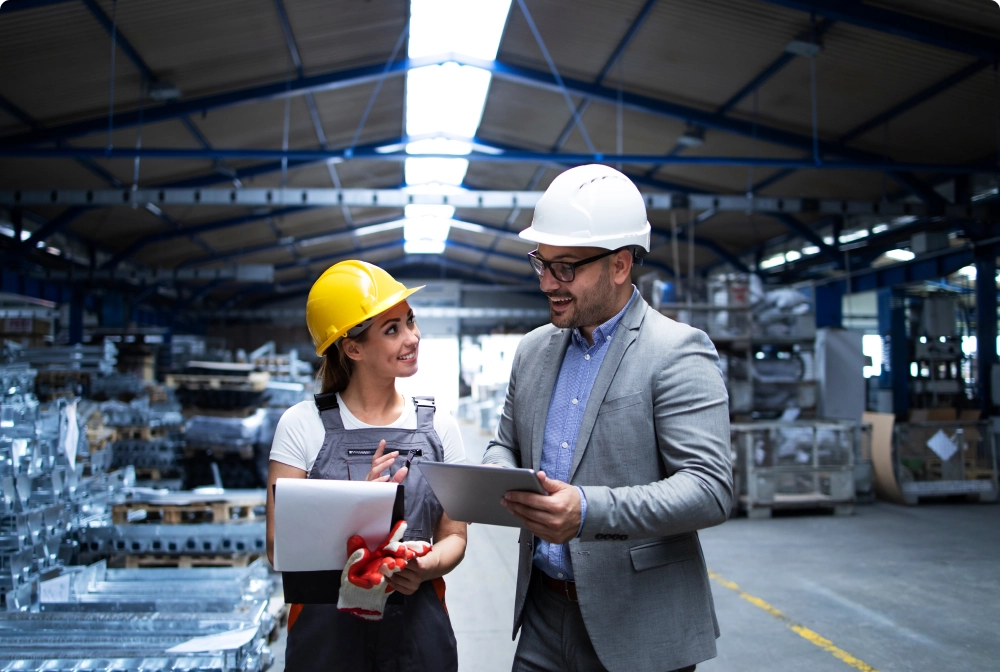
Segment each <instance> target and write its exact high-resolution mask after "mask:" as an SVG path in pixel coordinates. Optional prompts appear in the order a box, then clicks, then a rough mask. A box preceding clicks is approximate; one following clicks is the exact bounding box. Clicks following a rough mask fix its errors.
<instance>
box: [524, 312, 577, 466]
mask: <svg viewBox="0 0 1000 672" xmlns="http://www.w3.org/2000/svg"><path fill="white" fill-rule="evenodd" d="M569 339H570V330H569V329H560V330H559V331H557V332H555V333H554V334H552V336H550V337H549V343H548V345H547V346H545V348H544V349H543V350H542V352H541V353H539V354H540V357H539V359H538V360H537V361H539V362H540V364H539V368H538V369H537V370H536V372H535V373H534V374H533V373H532V372H530V371H529V372H527V374H528V377H529V378H530V377H533V378H532V380H530V382H528V384H529V385H530V386H531V387H532V389H534V390H535V403H534V407H535V414H534V417H533V419H532V426H531V468H532V469H534V470H535V471H538V469H539V467H541V464H542V443H543V442H544V441H545V422H546V420H547V419H548V415H549V403H550V402H551V401H552V390H554V389H555V387H556V379H557V378H558V377H559V369H561V368H562V362H563V357H565V355H566V348H567V347H568V346H569ZM522 375H523V374H522ZM521 384H522V385H523V384H524V383H523V382H522V383H521Z"/></svg>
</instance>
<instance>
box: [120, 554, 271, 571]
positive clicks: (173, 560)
mask: <svg viewBox="0 0 1000 672" xmlns="http://www.w3.org/2000/svg"><path fill="white" fill-rule="evenodd" d="M259 557H260V555H258V554H256V553H249V554H244V555H127V556H125V569H143V568H146V567H173V568H177V569H193V568H196V567H247V566H249V565H250V563H252V562H254V561H255V560H256V559H257V558H259Z"/></svg>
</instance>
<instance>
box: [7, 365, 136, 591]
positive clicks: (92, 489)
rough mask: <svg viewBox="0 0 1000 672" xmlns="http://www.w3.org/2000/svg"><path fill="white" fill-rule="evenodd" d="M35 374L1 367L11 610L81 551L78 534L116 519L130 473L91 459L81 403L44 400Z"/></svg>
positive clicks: (23, 367) (19, 367)
mask: <svg viewBox="0 0 1000 672" xmlns="http://www.w3.org/2000/svg"><path fill="white" fill-rule="evenodd" d="M35 375H36V371H35V370H34V369H31V368H29V367H28V366H27V364H23V363H22V364H12V365H7V366H2V367H0V383H2V390H0V394H2V397H0V399H2V401H0V403H2V419H0V596H2V600H3V607H4V608H6V609H7V610H8V611H11V610H15V611H16V610H21V609H27V608H28V607H30V606H31V604H32V602H33V600H35V599H36V597H37V595H38V584H39V581H40V580H41V579H43V578H45V577H46V576H48V575H50V574H52V573H54V572H55V573H58V571H59V570H60V567H61V566H62V564H63V562H64V560H65V559H67V558H69V557H72V556H73V555H74V554H75V550H76V541H75V540H74V539H73V538H72V535H71V532H73V531H75V530H77V529H80V528H82V527H86V526H88V525H92V524H100V523H102V522H107V521H110V518H111V509H110V500H111V497H112V496H113V495H114V494H115V493H116V492H118V491H120V490H121V488H122V487H123V486H124V485H125V483H126V481H127V479H128V478H129V475H128V474H127V473H126V472H120V473H118V474H114V475H109V474H107V473H105V467H106V461H105V460H103V458H102V459H99V460H97V461H95V462H91V460H90V458H91V454H90V447H89V443H88V441H87V435H86V432H85V431H81V428H80V425H79V419H78V413H77V406H76V403H75V402H67V401H66V400H64V399H61V400H59V401H57V402H55V403H52V404H49V405H48V406H42V405H40V404H39V402H38V399H37V398H36V397H35V394H34V385H35ZM84 474H86V475H84Z"/></svg>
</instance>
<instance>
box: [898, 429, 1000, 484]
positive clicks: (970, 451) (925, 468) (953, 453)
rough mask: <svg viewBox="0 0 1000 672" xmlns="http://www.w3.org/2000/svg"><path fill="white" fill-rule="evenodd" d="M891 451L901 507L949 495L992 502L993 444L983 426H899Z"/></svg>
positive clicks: (994, 464)
mask: <svg viewBox="0 0 1000 672" xmlns="http://www.w3.org/2000/svg"><path fill="white" fill-rule="evenodd" d="M893 447H894V453H895V456H896V474H897V480H898V481H899V483H900V489H901V490H902V492H903V498H904V500H906V502H907V503H910V504H916V503H917V500H918V499H919V498H920V497H933V496H949V495H978V496H979V498H980V499H981V500H985V501H992V500H995V499H996V498H997V464H996V462H997V460H996V441H995V436H994V432H993V431H992V429H991V427H990V424H989V423H988V422H972V421H965V422H962V421H956V422H910V423H901V424H898V425H896V427H895V429H894V430H893Z"/></svg>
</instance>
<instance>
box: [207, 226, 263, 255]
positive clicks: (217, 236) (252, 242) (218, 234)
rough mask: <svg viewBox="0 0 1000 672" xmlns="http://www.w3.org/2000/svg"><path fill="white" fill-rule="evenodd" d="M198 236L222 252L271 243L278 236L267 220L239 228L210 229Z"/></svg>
mask: <svg viewBox="0 0 1000 672" xmlns="http://www.w3.org/2000/svg"><path fill="white" fill-rule="evenodd" d="M198 237H199V238H201V239H202V240H204V241H205V242H206V243H208V244H209V245H210V246H212V247H213V248H215V249H217V250H219V251H220V252H228V251H232V250H238V249H243V248H247V247H254V246H257V245H263V244H269V243H273V242H274V241H275V239H276V238H277V236H275V234H274V230H273V229H272V228H271V227H270V226H268V224H267V222H254V223H253V224H244V225H242V226H240V227H239V228H233V229H222V230H220V231H209V232H207V233H203V234H201V235H199V236H198Z"/></svg>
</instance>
